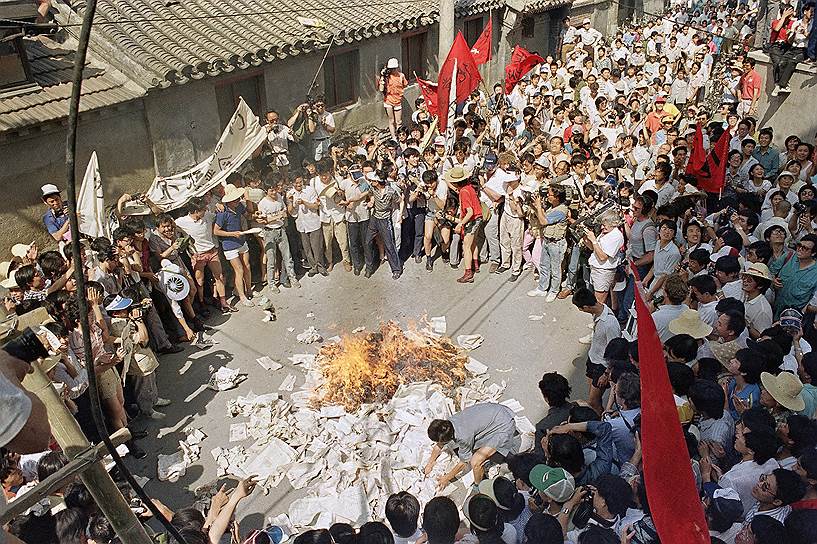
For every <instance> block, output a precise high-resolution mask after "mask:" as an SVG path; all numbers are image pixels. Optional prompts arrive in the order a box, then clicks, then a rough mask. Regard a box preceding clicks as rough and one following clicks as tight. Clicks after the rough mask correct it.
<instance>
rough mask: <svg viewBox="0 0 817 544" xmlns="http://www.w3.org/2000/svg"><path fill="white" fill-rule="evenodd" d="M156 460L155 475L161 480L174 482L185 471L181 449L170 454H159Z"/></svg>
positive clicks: (185, 466) (185, 465)
mask: <svg viewBox="0 0 817 544" xmlns="http://www.w3.org/2000/svg"><path fill="white" fill-rule="evenodd" d="M156 460H157V470H156V476H157V477H158V478H159V480H161V481H163V482H176V481H178V480H179V478H181V477H182V476H184V473H185V472H187V464H186V463H185V461H184V453H183V452H182V451H181V450H180V451H177V452H175V453H171V454H170V455H162V454H159V455H158V456H157V457H156Z"/></svg>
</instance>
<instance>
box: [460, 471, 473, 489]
mask: <svg viewBox="0 0 817 544" xmlns="http://www.w3.org/2000/svg"><path fill="white" fill-rule="evenodd" d="M460 481H462V485H464V486H465V489H471V486H472V485H474V471H472V470H471V469H468V472H466V473H465V474H464V475H463V476H462V478H460Z"/></svg>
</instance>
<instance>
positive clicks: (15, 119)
mask: <svg viewBox="0 0 817 544" xmlns="http://www.w3.org/2000/svg"><path fill="white" fill-rule="evenodd" d="M23 43H24V44H25V47H26V51H27V53H28V59H29V63H30V65H31V71H32V76H33V78H34V80H35V81H36V82H37V84H38V85H39V86H32V87H31V88H30V89H26V90H23V91H20V92H18V93H15V94H12V95H9V96H5V97H4V96H2V95H0V132H5V131H8V130H14V129H19V128H23V127H26V126H31V125H35V124H39V123H44V122H46V121H52V120H55V119H60V118H63V117H67V116H68V101H69V99H70V97H71V86H72V85H71V71H72V69H73V65H74V64H73V63H74V53H75V51H74V50H72V49H71V48H68V47H66V46H64V45H61V44H58V43H57V42H54V41H52V40H50V39H48V38H45V37H43V36H40V37H38V38H37V39H28V38H27V39H24V40H23ZM85 66H86V67H85V71H84V73H83V77H84V80H83V83H82V100H80V111H89V110H94V109H97V108H102V107H105V106H110V105H113V104H118V103H120V102H126V101H128V100H132V99H134V98H138V97H139V96H142V95H144V91H143V90H141V89H139V88H138V87H136V86H135V85H134V84H133V83H132V82H129V81H127V79H126V78H125V77H124V76H122V75H121V74H117V73H115V72H114V71H113V70H111V69H110V68H103V67H102V65H101V64H99V63H97V62H86V65H85Z"/></svg>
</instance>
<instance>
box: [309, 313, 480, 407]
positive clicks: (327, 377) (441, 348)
mask: <svg viewBox="0 0 817 544" xmlns="http://www.w3.org/2000/svg"><path fill="white" fill-rule="evenodd" d="M317 362H318V367H319V369H320V372H321V375H322V377H323V380H324V383H323V384H322V385H321V386H320V387H319V388H318V389H317V397H316V403H317V405H319V406H320V405H327V404H329V405H335V404H339V405H342V406H344V407H345V408H346V409H347V410H349V411H354V410H356V409H357V408H358V407H359V406H360V405H361V404H363V403H367V402H386V401H388V400H389V399H390V398H391V397H392V395H394V393H395V391H397V388H398V386H400V385H401V384H405V383H412V382H419V381H425V380H432V381H434V382H436V383H438V384H440V385H442V386H443V388H444V389H446V390H450V389H453V388H454V387H456V386H458V385H460V384H462V383H463V381H464V380H465V376H466V372H465V364H466V363H467V362H468V356H467V355H466V354H465V353H464V352H463V351H462V350H461V349H459V348H457V346H455V345H454V344H453V343H452V342H451V340H450V339H449V338H445V337H438V336H436V335H433V336H432V335H429V334H424V333H423V332H417V331H413V330H410V331H408V332H404V331H403V330H402V329H401V328H400V327H399V326H398V325H397V324H396V323H394V322H392V321H390V322H388V323H384V324H383V325H381V326H380V330H379V331H377V332H373V333H369V334H357V335H348V336H345V337H343V338H342V339H341V341H340V342H337V343H333V344H327V345H325V346H323V347H322V348H321V350H320V352H319V353H318V357H317Z"/></svg>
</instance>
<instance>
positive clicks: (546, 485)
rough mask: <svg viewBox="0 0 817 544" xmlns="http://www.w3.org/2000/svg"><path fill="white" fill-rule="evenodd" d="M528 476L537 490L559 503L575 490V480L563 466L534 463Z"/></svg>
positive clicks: (570, 495) (564, 500)
mask: <svg viewBox="0 0 817 544" xmlns="http://www.w3.org/2000/svg"><path fill="white" fill-rule="evenodd" d="M529 478H530V483H531V484H533V487H534V488H536V490H537V491H541V492H542V493H544V494H545V495H546V496H547V497H548V498H550V499H552V500H554V501H556V502H559V503H562V502H566V501H567V500H568V499H569V498H570V497H572V496H573V492H574V491H575V490H576V481H575V480H574V479H573V476H572V475H571V474H570V473H569V472H567V471H566V470H565V469H563V468H552V467H549V466H547V465H536V466H535V467H533V468H532V469H531V471H530V476H529Z"/></svg>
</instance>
